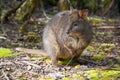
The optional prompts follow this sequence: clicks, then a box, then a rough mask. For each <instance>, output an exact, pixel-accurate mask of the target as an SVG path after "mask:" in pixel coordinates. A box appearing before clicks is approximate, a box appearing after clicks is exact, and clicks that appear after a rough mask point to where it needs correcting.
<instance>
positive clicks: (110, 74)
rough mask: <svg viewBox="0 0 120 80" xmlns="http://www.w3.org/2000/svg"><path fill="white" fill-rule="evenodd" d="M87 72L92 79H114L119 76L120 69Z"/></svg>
mask: <svg viewBox="0 0 120 80" xmlns="http://www.w3.org/2000/svg"><path fill="white" fill-rule="evenodd" d="M87 74H88V75H89V76H90V77H91V79H92V80H116V78H118V77H119V75H120V71H115V70H106V71H103V70H90V71H87Z"/></svg>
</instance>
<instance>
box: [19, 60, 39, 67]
mask: <svg viewBox="0 0 120 80" xmlns="http://www.w3.org/2000/svg"><path fill="white" fill-rule="evenodd" d="M20 62H21V63H24V64H28V65H31V66H34V67H36V68H41V67H40V66H39V65H36V64H34V63H30V62H28V61H20Z"/></svg>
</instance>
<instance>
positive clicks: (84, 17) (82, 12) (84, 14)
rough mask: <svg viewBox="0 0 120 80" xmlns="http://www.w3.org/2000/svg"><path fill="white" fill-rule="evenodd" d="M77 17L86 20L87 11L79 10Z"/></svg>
mask: <svg viewBox="0 0 120 80" xmlns="http://www.w3.org/2000/svg"><path fill="white" fill-rule="evenodd" d="M79 16H80V17H81V18H82V19H84V20H87V17H88V9H83V10H79Z"/></svg>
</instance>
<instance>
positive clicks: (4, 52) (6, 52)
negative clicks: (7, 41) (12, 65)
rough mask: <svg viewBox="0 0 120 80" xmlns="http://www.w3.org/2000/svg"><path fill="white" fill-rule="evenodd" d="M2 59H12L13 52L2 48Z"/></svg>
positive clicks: (0, 52)
mask: <svg viewBox="0 0 120 80" xmlns="http://www.w3.org/2000/svg"><path fill="white" fill-rule="evenodd" d="M2 57H12V52H11V50H10V49H6V48H0V58H2Z"/></svg>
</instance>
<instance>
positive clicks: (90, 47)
mask: <svg viewBox="0 0 120 80" xmlns="http://www.w3.org/2000/svg"><path fill="white" fill-rule="evenodd" d="M87 50H88V51H91V52H94V51H95V48H94V47H92V46H88V47H87Z"/></svg>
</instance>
